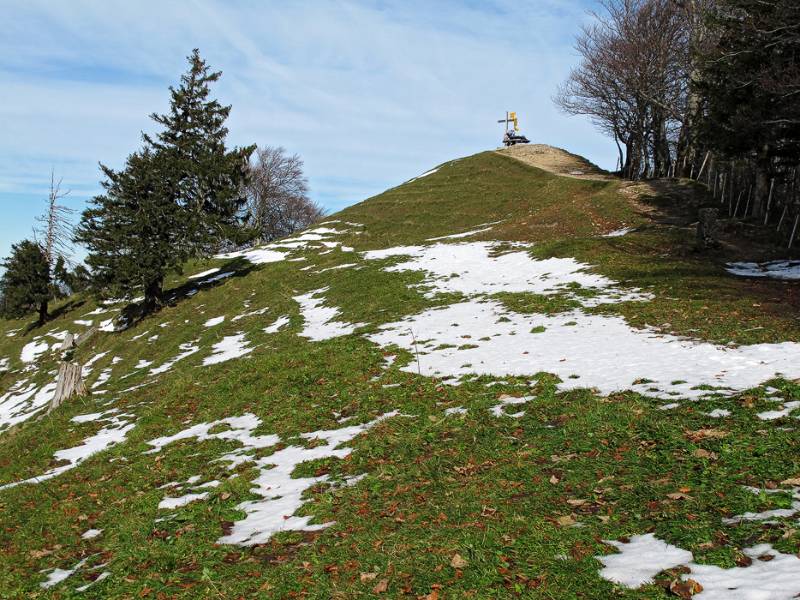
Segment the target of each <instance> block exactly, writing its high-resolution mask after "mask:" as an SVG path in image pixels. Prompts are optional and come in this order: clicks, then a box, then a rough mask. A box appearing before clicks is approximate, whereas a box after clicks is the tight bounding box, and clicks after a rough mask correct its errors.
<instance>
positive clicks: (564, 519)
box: [556, 515, 575, 527]
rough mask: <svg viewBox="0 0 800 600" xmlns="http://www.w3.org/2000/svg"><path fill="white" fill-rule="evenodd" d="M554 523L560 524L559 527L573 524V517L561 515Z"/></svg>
mask: <svg viewBox="0 0 800 600" xmlns="http://www.w3.org/2000/svg"><path fill="white" fill-rule="evenodd" d="M556 523H558V524H559V525H561V527H569V526H571V525H575V519H573V518H572V515H563V516H560V517H558V518H557V519H556Z"/></svg>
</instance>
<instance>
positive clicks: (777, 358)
mask: <svg viewBox="0 0 800 600" xmlns="http://www.w3.org/2000/svg"><path fill="white" fill-rule="evenodd" d="M542 327H543V328H544V330H543V331H542V330H541V329H542ZM531 330H535V331H538V333H531ZM412 331H413V332H415V333H412ZM367 337H368V339H370V340H371V341H373V342H374V343H376V344H378V345H379V346H381V347H383V348H390V347H392V346H398V347H400V348H402V349H404V350H406V351H408V352H410V353H411V354H412V355H415V354H416V351H417V350H418V351H419V370H420V372H421V373H422V374H423V375H426V376H428V377H442V378H459V377H462V376H465V375H471V374H476V375H492V376H495V377H507V376H524V375H530V374H532V373H538V372H542V371H544V372H547V373H553V374H555V375H558V376H559V377H560V378H561V380H562V381H561V383H560V384H559V389H561V390H571V389H577V388H593V387H594V388H597V389H598V390H599V391H600V392H601V393H603V394H611V393H613V392H616V391H621V390H628V389H630V390H633V391H637V392H639V393H642V394H644V395H648V396H653V397H658V398H663V399H668V400H675V399H677V398H678V397H680V398H701V397H703V396H707V395H711V394H715V393H716V394H723V395H729V394H731V393H735V392H738V391H741V390H745V389H748V388H751V387H756V386H758V385H759V384H760V383H762V382H763V381H766V380H769V379H772V378H773V377H775V376H776V375H778V374H782V375H784V376H786V377H789V378H797V377H800V344H797V343H792V342H784V343H782V344H757V345H751V346H740V347H736V348H732V347H727V346H718V345H714V344H710V343H706V342H699V341H693V340H687V339H683V338H679V337H676V336H672V335H667V334H661V333H658V332H655V331H650V330H640V329H633V328H631V327H630V326H629V325H628V324H627V323H626V322H625V320H624V319H622V318H620V317H615V316H605V315H589V314H585V313H583V312H582V311H572V312H568V313H561V314H557V315H542V314H518V313H514V312H511V311H508V310H506V309H505V308H504V307H503V305H502V304H500V303H499V302H496V301H493V300H484V301H479V300H470V301H467V302H460V303H457V304H452V305H450V306H446V307H443V308H437V309H430V310H426V311H424V312H422V313H419V314H417V315H413V316H410V317H406V318H404V319H403V320H401V321H397V322H393V323H388V324H385V325H382V326H381V327H380V331H378V332H377V333H373V334H370V335H369V336H367ZM598 348H602V349H603V351H602V352H598ZM417 368H418V365H417V361H416V360H414V361H412V362H411V363H409V364H407V365H405V366H403V367H401V369H402V370H404V371H406V372H409V373H415V372H417ZM643 378H644V379H647V380H650V381H651V382H650V383H635V382H636V381H637V380H641V379H643ZM679 381H682V382H683V383H674V382H679ZM699 386H712V387H713V388H716V389H699ZM789 404H791V403H787V406H789ZM792 406H794V405H792ZM782 413H783V411H781V414H782Z"/></svg>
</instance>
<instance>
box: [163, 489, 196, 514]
mask: <svg viewBox="0 0 800 600" xmlns="http://www.w3.org/2000/svg"><path fill="white" fill-rule="evenodd" d="M206 498H208V492H202V493H200V494H184V495H183V496H178V497H177V498H170V497H166V498H164V499H163V500H162V501H161V502H159V503H158V508H160V509H164V510H175V509H176V508H180V507H181V506H186V505H187V504H191V503H192V502H196V501H197V500H204V499H206Z"/></svg>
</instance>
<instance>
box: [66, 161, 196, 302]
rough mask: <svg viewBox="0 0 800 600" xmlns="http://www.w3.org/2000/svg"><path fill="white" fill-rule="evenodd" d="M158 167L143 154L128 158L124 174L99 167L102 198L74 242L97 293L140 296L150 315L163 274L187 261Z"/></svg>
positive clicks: (177, 214) (158, 297) (172, 205)
mask: <svg viewBox="0 0 800 600" xmlns="http://www.w3.org/2000/svg"><path fill="white" fill-rule="evenodd" d="M160 166H161V162H160V161H159V160H158V159H157V158H156V156H155V155H154V154H153V153H152V152H150V151H149V150H147V149H145V150H143V151H141V152H137V153H134V154H132V155H130V156H129V157H128V160H127V162H126V164H125V168H124V169H123V170H122V171H114V170H113V169H110V168H109V167H106V166H104V165H101V169H102V170H103V173H104V174H105V180H104V181H103V182H102V186H103V188H104V189H105V194H103V195H101V196H97V197H95V198H93V199H92V200H91V202H92V206H91V207H90V208H88V209H87V210H86V211H84V213H83V216H82V218H81V223H80V225H79V227H78V230H77V235H76V238H75V239H76V241H77V242H80V243H82V244H84V245H85V246H86V247H87V248H88V250H89V253H88V256H87V257H86V264H87V265H89V268H90V269H91V271H92V287H93V289H94V290H95V291H96V292H104V293H106V294H111V295H113V296H123V297H124V296H130V295H133V294H136V293H139V292H140V291H142V290H143V291H144V294H145V304H146V308H147V309H148V310H152V309H154V308H156V307H157V306H158V305H159V303H160V302H161V301H162V292H163V290H162V288H163V282H164V276H165V274H166V273H167V272H169V271H170V270H171V269H172V270H177V269H179V268H180V265H181V264H182V263H183V262H184V261H185V260H186V258H187V254H186V251H185V248H186V246H185V245H184V244H182V243H180V241H181V240H180V238H181V235H182V229H181V222H182V215H181V214H180V212H181V211H180V207H179V206H178V205H177V204H176V203H175V202H174V201H173V199H172V198H171V196H170V194H169V193H168V189H167V185H168V182H167V181H166V180H165V178H164V177H163V175H162V173H161V171H160Z"/></svg>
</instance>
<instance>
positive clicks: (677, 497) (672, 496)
mask: <svg viewBox="0 0 800 600" xmlns="http://www.w3.org/2000/svg"><path fill="white" fill-rule="evenodd" d="M667 498H669V499H670V500H691V498H692V497H691V496H690V495H689V494H684V493H683V492H673V493H672V494H667Z"/></svg>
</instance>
